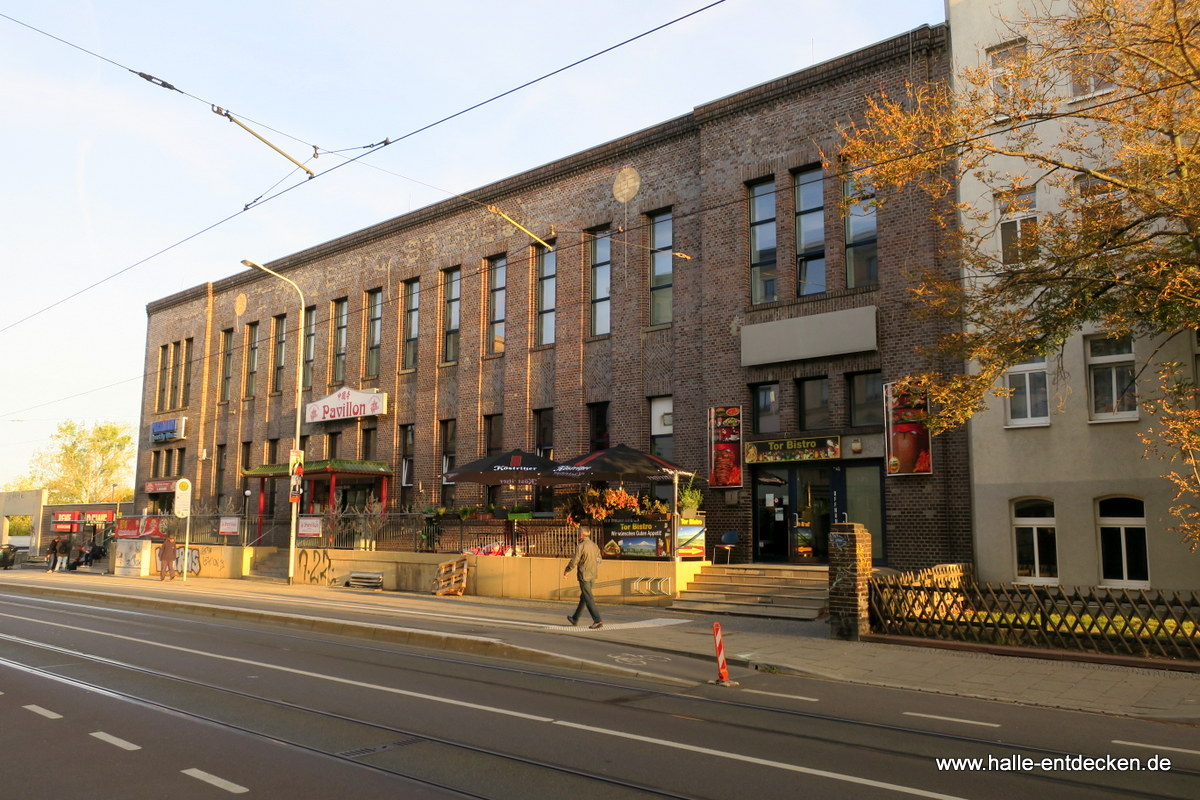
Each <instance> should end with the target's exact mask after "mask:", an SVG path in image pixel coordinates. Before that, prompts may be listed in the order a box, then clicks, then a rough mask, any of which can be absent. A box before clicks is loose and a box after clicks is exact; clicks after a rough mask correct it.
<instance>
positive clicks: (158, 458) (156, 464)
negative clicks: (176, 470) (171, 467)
mask: <svg viewBox="0 0 1200 800" xmlns="http://www.w3.org/2000/svg"><path fill="white" fill-rule="evenodd" d="M162 454H163V451H162V450H151V451H150V477H151V478H157V477H159V473H160V471H161V470H162Z"/></svg>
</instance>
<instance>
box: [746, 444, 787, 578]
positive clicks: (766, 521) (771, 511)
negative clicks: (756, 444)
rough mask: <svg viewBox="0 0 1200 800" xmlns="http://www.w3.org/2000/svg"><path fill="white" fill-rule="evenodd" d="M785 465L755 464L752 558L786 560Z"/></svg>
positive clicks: (757, 559) (775, 560)
mask: <svg viewBox="0 0 1200 800" xmlns="http://www.w3.org/2000/svg"><path fill="white" fill-rule="evenodd" d="M790 480H791V470H790V469H789V468H788V467H771V468H763V467H759V468H757V469H756V471H755V473H754V560H755V561H763V562H779V561H787V560H788V539H789V524H790V520H791V515H792V513H793V512H792V507H791V494H790V493H789V489H790Z"/></svg>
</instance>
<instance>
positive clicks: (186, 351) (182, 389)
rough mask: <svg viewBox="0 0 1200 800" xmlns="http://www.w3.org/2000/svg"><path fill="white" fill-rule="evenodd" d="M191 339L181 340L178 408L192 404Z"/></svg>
mask: <svg viewBox="0 0 1200 800" xmlns="http://www.w3.org/2000/svg"><path fill="white" fill-rule="evenodd" d="M192 344H193V341H192V340H191V339H184V340H183V379H182V380H181V381H180V385H179V407H181V408H182V407H184V406H187V405H188V404H190V403H191V402H192V350H193V347H192Z"/></svg>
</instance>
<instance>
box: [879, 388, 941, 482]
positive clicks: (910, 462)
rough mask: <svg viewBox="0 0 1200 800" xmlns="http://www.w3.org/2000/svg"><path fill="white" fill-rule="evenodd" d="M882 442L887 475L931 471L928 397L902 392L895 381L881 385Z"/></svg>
mask: <svg viewBox="0 0 1200 800" xmlns="http://www.w3.org/2000/svg"><path fill="white" fill-rule="evenodd" d="M883 402H884V421H885V423H886V430H885V431H884V433H885V437H884V445H885V447H886V448H887V474H888V475H930V474H932V473H933V461H932V458H931V453H932V448H931V443H930V435H929V427H928V425H927V423H928V421H929V398H927V397H925V396H924V395H917V394H912V393H910V392H902V391H900V390H899V389H898V388H897V387H896V384H894V383H885V384H884V385H883Z"/></svg>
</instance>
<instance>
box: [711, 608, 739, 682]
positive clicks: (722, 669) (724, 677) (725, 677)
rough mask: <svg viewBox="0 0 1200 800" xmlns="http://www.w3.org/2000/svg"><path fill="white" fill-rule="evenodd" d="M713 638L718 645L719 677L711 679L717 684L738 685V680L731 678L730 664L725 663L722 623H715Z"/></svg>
mask: <svg viewBox="0 0 1200 800" xmlns="http://www.w3.org/2000/svg"><path fill="white" fill-rule="evenodd" d="M713 640H714V641H715V642H716V645H717V679H716V680H715V681H709V683H715V684H716V685H717V686H737V685H738V682H737V681H731V680H729V666H728V665H727V664H726V663H725V642H724V640H723V639H722V638H721V623H719V622H714V623H713Z"/></svg>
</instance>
